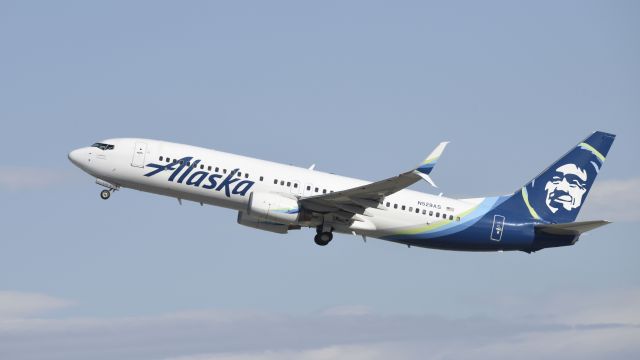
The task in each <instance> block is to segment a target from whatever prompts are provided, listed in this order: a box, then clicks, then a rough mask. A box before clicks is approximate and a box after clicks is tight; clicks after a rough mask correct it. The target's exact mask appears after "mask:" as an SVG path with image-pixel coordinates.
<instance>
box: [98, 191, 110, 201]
mask: <svg viewBox="0 0 640 360" xmlns="http://www.w3.org/2000/svg"><path fill="white" fill-rule="evenodd" d="M109 197H111V191H109V190H102V191H100V198H101V199H102V200H107V199H109Z"/></svg>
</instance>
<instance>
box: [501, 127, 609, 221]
mask: <svg viewBox="0 0 640 360" xmlns="http://www.w3.org/2000/svg"><path fill="white" fill-rule="evenodd" d="M615 137H616V136H615V135H613V134H607V133H604V132H600V131H596V132H594V133H593V134H592V135H591V136H589V137H588V138H586V139H585V140H584V141H582V142H580V143H579V144H578V145H576V147H574V148H573V149H571V150H570V151H569V152H568V153H566V154H565V155H564V156H563V157H561V158H560V159H559V160H558V161H556V162H554V163H553V165H551V166H549V167H548V168H547V169H546V170H544V171H543V172H542V173H540V175H538V176H536V178H535V179H533V180H531V181H530V182H529V183H527V184H526V185H525V186H523V187H522V189H520V190H519V191H518V192H517V193H516V194H515V195H514V196H513V197H514V198H517V197H521V199H522V200H523V201H524V205H525V206H526V208H527V210H528V213H529V215H530V216H531V217H532V218H533V219H535V220H539V221H542V222H547V223H567V222H573V221H575V219H576V217H577V216H578V212H579V211H580V208H581V207H582V204H584V202H585V200H586V199H587V195H588V194H589V190H590V189H591V185H593V182H594V180H595V179H596V176H597V175H598V172H599V171H600V169H601V168H602V165H603V164H604V160H605V158H606V156H607V153H608V152H609V148H611V144H613V140H614V139H615Z"/></svg>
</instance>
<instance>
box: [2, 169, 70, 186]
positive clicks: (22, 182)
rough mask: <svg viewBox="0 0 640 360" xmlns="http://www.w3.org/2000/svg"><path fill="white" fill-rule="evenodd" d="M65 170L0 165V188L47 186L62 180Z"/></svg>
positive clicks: (65, 174) (64, 176) (65, 176)
mask: <svg viewBox="0 0 640 360" xmlns="http://www.w3.org/2000/svg"><path fill="white" fill-rule="evenodd" d="M65 178H67V172H65V171H61V170H54V169H45V168H36V167H0V190H31V189H41V188H47V187H50V186H53V185H56V184H59V183H61V182H63V181H64V180H65Z"/></svg>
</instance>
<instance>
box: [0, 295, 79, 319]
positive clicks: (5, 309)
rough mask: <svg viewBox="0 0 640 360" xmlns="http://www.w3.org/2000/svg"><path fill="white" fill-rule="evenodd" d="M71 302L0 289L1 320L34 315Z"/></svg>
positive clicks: (62, 306)
mask: <svg viewBox="0 0 640 360" xmlns="http://www.w3.org/2000/svg"><path fill="white" fill-rule="evenodd" d="M71 304H72V303H71V302H70V301H67V300H64V299H58V298H55V297H52V296H48V295H43V294H34V293H24V292H17V291H0V320H2V319H12V318H23V317H28V316H33V315H37V314H40V313H44V312H47V311H51V310H56V309H60V308H64V307H67V306H70V305H71Z"/></svg>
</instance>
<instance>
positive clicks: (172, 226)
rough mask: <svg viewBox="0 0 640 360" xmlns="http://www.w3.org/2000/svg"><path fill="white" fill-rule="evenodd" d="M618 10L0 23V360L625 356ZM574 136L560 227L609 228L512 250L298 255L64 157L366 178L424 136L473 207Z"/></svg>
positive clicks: (634, 348) (633, 296) (629, 284)
mask: <svg viewBox="0 0 640 360" xmlns="http://www.w3.org/2000/svg"><path fill="white" fill-rule="evenodd" d="M639 15H640V6H639V5H638V3H636V2H632V1H561V2H530V3H520V2H519V3H516V2H509V1H504V2H483V3H477V2H447V3H427V2H405V1H401V2H382V1H349V2H345V1H335V2H332V1H323V2H293V1H292V2H281V1H276V2H233V3H222V2H206V1H191V2H163V1H135V2H119V1H114V2H105V3H100V2H86V1H76V2H67V1H61V2H31V1H3V2H0V49H1V51H0V54H1V56H0V99H1V100H0V119H1V121H2V124H3V127H2V128H3V131H2V132H0V144H1V145H0V147H1V149H2V150H3V153H4V155H5V156H3V157H2V160H0V203H1V204H2V205H1V207H0V211H1V215H2V216H0V225H2V229H3V232H2V236H1V237H0V355H3V354H6V355H7V356H8V357H10V358H14V359H31V358H65V359H73V358H87V357H92V358H105V359H106V358H114V357H117V358H119V359H128V358H131V359H134V358H135V359H140V358H149V359H159V358H181V359H271V358H292V359H293V358H296V359H307V358H308V359H330V358H340V357H342V358H344V357H350V358H361V359H383V358H388V357H390V356H391V354H393V355H397V356H401V357H404V358H416V359H418V358H419V359H422V358H424V357H423V356H421V355H422V354H424V353H425V351H427V350H428V351H430V353H431V354H433V356H434V357H436V358H441V359H446V358H457V359H460V358H492V359H495V358H513V357H514V356H518V358H522V354H527V355H526V356H530V357H531V358H540V357H543V356H546V357H555V358H573V357H575V358H589V357H592V358H602V357H603V356H607V357H608V358H629V357H637V356H638V355H639V354H640V346H638V343H639V342H638V339H640V330H639V328H638V326H639V325H640V307H639V305H638V304H640V283H639V281H638V279H639V277H638V275H639V270H640V267H639V265H638V264H639V263H638V261H637V255H636V254H638V252H639V251H640V245H638V242H637V241H636V236H635V231H636V228H637V225H638V222H639V221H640V190H638V188H639V186H640V170H639V169H638V167H636V166H633V165H634V164H637V154H640V145H639V143H638V141H637V137H638V135H639V130H640V126H639V125H638V117H639V115H640V101H638V100H640V85H639V84H640V67H639V66H638V64H640V43H638V41H637V38H638V35H639V30H640V26H639V25H638V24H639V23H640V22H639V21H638V20H639ZM595 130H603V131H608V132H612V133H615V134H617V135H618V138H617V139H616V142H615V143H614V145H613V148H612V150H611V151H610V153H609V157H608V159H607V162H606V165H605V167H604V168H603V171H602V172H601V174H600V176H599V178H598V180H597V181H596V184H595V185H594V189H593V191H592V193H591V194H590V198H589V199H588V200H587V202H586V205H585V208H584V211H583V213H582V214H581V216H580V218H581V219H599V218H605V219H610V220H613V221H615V223H614V224H612V225H609V226H607V227H605V228H603V229H599V230H597V231H594V232H593V233H591V234H589V235H588V236H585V237H584V238H583V239H581V241H580V242H579V243H578V244H577V245H576V246H573V247H568V248H560V249H553V250H545V251H542V252H539V253H536V254H533V255H528V254H525V253H500V254H498V253H495V254H494V253H487V254H482V253H481V254H474V253H458V252H446V251H435V250H426V249H415V248H412V249H407V248H406V247H404V246H400V245H396V244H391V243H387V242H383V241H378V240H370V241H368V242H367V243H366V244H364V243H363V242H362V240H360V239H358V238H355V237H350V236H338V237H337V238H336V239H335V241H333V242H332V243H331V245H330V246H327V247H326V248H320V247H318V246H316V245H315V244H314V243H313V241H312V236H313V231H311V230H302V231H300V232H294V233H291V234H290V235H288V236H278V235H276V234H270V233H266V232H259V231H257V230H252V229H249V228H244V227H241V226H239V225H237V224H236V223H235V216H236V214H235V213H233V212H231V211H228V210H225V209H219V208H213V207H200V206H199V205H197V204H191V203H185V204H184V205H183V206H179V205H178V203H177V201H176V200H175V199H170V198H161V197H155V196H152V195H149V194H144V193H139V192H135V191H132V190H124V191H121V192H118V193H116V194H114V196H113V197H112V198H111V199H110V200H109V201H106V202H105V201H102V200H100V199H99V197H98V192H99V190H100V188H99V187H98V186H97V185H95V184H94V183H93V181H92V179H91V178H90V177H88V176H87V175H85V174H83V173H82V172H81V171H79V170H78V169H76V168H74V167H73V165H72V164H71V163H70V162H69V161H68V160H67V158H66V155H67V153H68V152H69V151H70V150H71V149H74V148H78V147H81V146H86V145H88V144H91V143H92V142H94V141H96V140H100V139H104V138H110V137H126V136H132V137H133V136H135V137H148V138H157V139H163V140H169V141H176V142H182V143H189V144H194V145H199V146H205V147H211V148H215V149H220V150H224V151H228V152H234V153H239V154H243V155H248V156H254V157H258V158H263V159H269V160H274V161H280V162H284V163H290V164H294V165H298V166H309V165H311V164H312V163H316V164H317V167H316V168H317V169H319V170H323V171H330V172H334V173H339V174H344V175H347V176H353V177H359V178H363V179H368V180H376V179H381V178H385V177H388V176H389V175H392V174H396V173H397V172H398V171H402V170H406V169H407V168H409V167H410V166H413V165H415V164H416V163H417V162H419V161H420V160H422V159H423V157H424V156H425V155H426V154H427V153H428V152H429V151H430V150H431V149H432V148H433V147H434V146H435V145H436V144H437V143H438V142H440V141H444V140H448V141H451V144H450V146H449V147H448V148H447V150H446V152H445V154H444V155H443V157H442V158H441V159H440V161H439V163H438V166H437V168H436V169H435V171H434V173H433V175H432V177H433V178H434V180H435V181H436V183H437V184H438V185H439V186H440V190H441V191H442V192H444V194H445V195H447V196H453V197H473V196H483V195H495V194H503V193H509V192H511V191H513V190H515V189H517V188H518V187H520V186H521V185H523V184H524V183H525V182H526V181H528V180H529V179H531V178H532V177H533V176H535V175H536V174H537V173H538V172H539V171H540V170H542V169H543V168H544V167H545V166H547V165H548V164H549V163H551V162H552V161H553V160H555V159H557V158H558V157H559V156H560V155H562V154H563V153H564V152H565V151H566V150H568V149H569V148H570V147H572V146H573V145H575V144H576V143H577V142H578V141H580V140H581V139H583V138H584V137H586V136H587V135H588V134H589V133H591V132H592V131H595ZM414 187H415V189H417V190H422V191H433V189H431V188H429V187H428V186H427V185H426V184H417V185H416V186H414ZM256 329H257V330H256ZM258 330H260V331H258ZM265 334H268V336H265ZM540 343H544V344H546V346H545V347H543V348H540V346H537V345H539V344H540ZM70 344H72V345H70ZM116 349H117V350H116ZM98 353H100V356H97V355H98ZM1 357H4V356H1Z"/></svg>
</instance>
